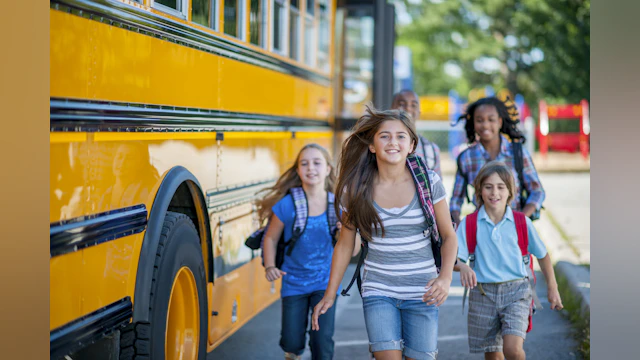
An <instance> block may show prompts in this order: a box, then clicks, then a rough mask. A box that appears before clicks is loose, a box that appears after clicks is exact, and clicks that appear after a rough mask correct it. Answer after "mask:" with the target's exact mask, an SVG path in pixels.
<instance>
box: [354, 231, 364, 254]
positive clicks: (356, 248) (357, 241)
mask: <svg viewBox="0 0 640 360" xmlns="http://www.w3.org/2000/svg"><path fill="white" fill-rule="evenodd" d="M361 247H362V238H360V234H358V233H356V236H355V243H354V245H353V252H352V253H351V257H354V256H356V255H358V253H359V252H360V248H361Z"/></svg>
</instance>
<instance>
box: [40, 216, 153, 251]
mask: <svg viewBox="0 0 640 360" xmlns="http://www.w3.org/2000/svg"><path fill="white" fill-rule="evenodd" d="M146 226H147V208H146V206H145V205H144V204H141V205H135V206H131V207H127V208H122V209H116V210H112V211H107V212H103V213H99V214H95V215H89V216H82V217H79V218H75V219H71V220H67V221H60V222H56V223H51V225H50V228H49V237H50V243H51V244H50V245H51V250H50V256H51V257H54V256H58V255H63V254H66V253H70V252H74V251H78V250H80V249H84V248H87V247H90V246H95V245H98V244H101V243H104V242H107V241H112V240H115V239H119V238H121V237H124V236H129V235H133V234H136V233H139V232H142V231H144V229H145V228H146Z"/></svg>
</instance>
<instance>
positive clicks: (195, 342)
mask: <svg viewBox="0 0 640 360" xmlns="http://www.w3.org/2000/svg"><path fill="white" fill-rule="evenodd" d="M206 294H207V292H206V280H205V272H204V261H203V260H202V250H201V246H200V238H199V237H198V233H197V232H196V228H195V226H194V225H193V222H192V221H191V219H189V217H187V216H186V215H184V214H180V213H175V212H167V215H166V217H165V219H164V224H163V226H162V233H161V235H160V242H159V244H158V252H157V254H156V260H155V265H154V271H153V280H152V284H151V298H150V302H149V320H150V321H149V323H143V322H138V323H136V324H130V325H129V326H128V327H127V328H126V329H125V330H124V331H123V332H122V335H121V337H120V349H121V350H120V359H121V360H124V359H127V360H129V359H131V360H146V359H166V360H174V359H184V360H196V359H198V360H204V359H205V358H206V355H207V353H206V349H207V347H206V344H207V343H206V341H207V295H206Z"/></svg>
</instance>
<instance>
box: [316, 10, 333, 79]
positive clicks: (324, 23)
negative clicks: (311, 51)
mask: <svg viewBox="0 0 640 360" xmlns="http://www.w3.org/2000/svg"><path fill="white" fill-rule="evenodd" d="M318 9H319V15H320V33H319V34H318V35H319V44H318V68H319V69H320V70H321V71H324V72H328V71H329V42H330V40H329V37H330V36H331V32H330V30H329V11H330V9H329V1H328V0H318Z"/></svg>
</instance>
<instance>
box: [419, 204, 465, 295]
mask: <svg viewBox="0 0 640 360" xmlns="http://www.w3.org/2000/svg"><path fill="white" fill-rule="evenodd" d="M433 209H434V211H435V215H436V224H437V225H438V230H439V231H440V236H441V237H442V248H441V254H442V264H441V267H440V274H439V275H438V277H437V278H436V279H433V280H431V281H429V283H428V284H427V287H429V286H430V287H431V289H429V290H428V291H427V292H426V293H425V295H424V296H423V300H424V301H425V302H426V303H427V304H429V305H433V304H435V305H436V306H440V305H441V304H442V303H444V301H445V300H446V299H447V297H448V296H449V288H450V286H451V278H452V277H453V266H454V264H455V262H456V257H457V256H458V237H457V236H456V232H455V230H453V223H452V222H451V216H450V214H449V208H448V207H447V202H446V201H444V200H443V201H440V202H438V203H437V204H435V205H434V206H433Z"/></svg>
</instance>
